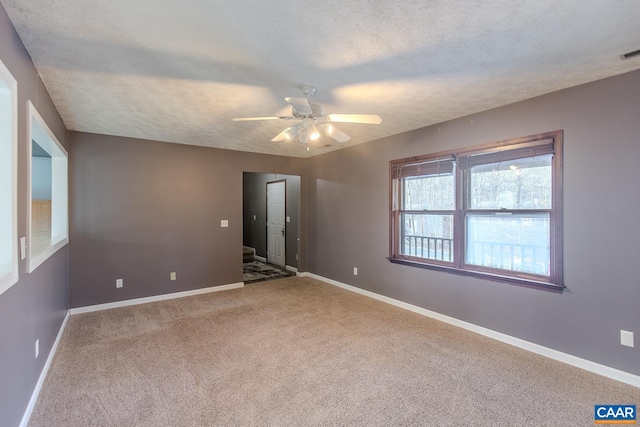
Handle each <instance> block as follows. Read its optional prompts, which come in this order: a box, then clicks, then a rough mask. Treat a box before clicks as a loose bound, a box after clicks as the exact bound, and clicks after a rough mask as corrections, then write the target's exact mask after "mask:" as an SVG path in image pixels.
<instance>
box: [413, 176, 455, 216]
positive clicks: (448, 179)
mask: <svg viewBox="0 0 640 427" xmlns="http://www.w3.org/2000/svg"><path fill="white" fill-rule="evenodd" d="M455 196H456V194H455V179H454V176H453V175H440V176H429V177H418V178H405V179H404V200H403V210H423V209H428V210H443V211H449V210H453V209H455Z"/></svg>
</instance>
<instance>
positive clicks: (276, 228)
mask: <svg viewBox="0 0 640 427" xmlns="http://www.w3.org/2000/svg"><path fill="white" fill-rule="evenodd" d="M286 185H287V183H286V181H285V180H281V181H274V182H267V262H269V263H271V264H275V265H278V266H280V267H285V254H286V223H285V220H286V218H285V212H286V196H285V194H286Z"/></svg>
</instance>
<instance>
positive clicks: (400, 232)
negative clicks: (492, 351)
mask: <svg viewBox="0 0 640 427" xmlns="http://www.w3.org/2000/svg"><path fill="white" fill-rule="evenodd" d="M390 170H391V177H390V178H391V191H392V194H391V230H392V231H391V244H390V252H391V253H390V260H391V261H392V262H396V263H403V264H410V265H416V266H421V267H426V268H433V269H441V270H447V271H451V272H456V273H460V274H467V275H474V276H480V277H485V278H489V279H493V280H499V281H505V282H510V283H514V284H520V285H525V286H530V287H537V288H544V289H550V290H558V291H559V290H561V289H562V288H563V281H562V232H561V230H562V187H561V182H562V131H556V132H550V133H546V134H543V135H534V136H529V137H525V138H519V139H515V140H509V141H502V142H497V143H492V144H487V145H483V146H477V147H471V148H468V149H463V150H457V151H455V152H453V151H452V152H444V153H436V154H433V155H425V156H419V157H412V158H408V159H400V160H394V161H392V162H391V163H390Z"/></svg>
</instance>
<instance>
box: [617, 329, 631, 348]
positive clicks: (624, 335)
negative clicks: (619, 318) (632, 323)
mask: <svg viewBox="0 0 640 427" xmlns="http://www.w3.org/2000/svg"><path fill="white" fill-rule="evenodd" d="M620 344H621V345H626V346H627V347H634V345H633V332H629V331H623V330H622V329H621V330H620Z"/></svg>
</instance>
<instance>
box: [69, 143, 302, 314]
mask: <svg viewBox="0 0 640 427" xmlns="http://www.w3.org/2000/svg"><path fill="white" fill-rule="evenodd" d="M70 148H71V153H72V155H71V156H70V182H71V187H70V240H71V243H70V251H71V252H70V263H71V264H70V293H71V307H82V306H87V305H93V304H101V303H107V302H113V301H120V300H126V299H131V298H140V297H147V296H152V295H159V294H166V293H171V292H179V291H185V290H191V289H198V288H204V287H209V286H216V285H224V284H230V283H238V282H241V281H242V227H243V224H242V174H243V172H244V171H258V172H263V171H264V170H265V169H266V170H268V171H272V172H273V171H279V172H281V173H284V174H291V175H300V176H303V178H302V179H304V173H305V171H304V168H305V163H306V162H305V160H304V159H298V158H288V157H278V156H269V155H263V154H252V153H244V152H239V151H227V150H218V149H212V148H204V147H195V146H189V145H179V144H168V143H163V142H155V141H148V140H140V139H131V138H122V137H112V136H104V135H96V134H88V133H77V132H70ZM301 196H302V200H301V205H302V206H304V205H305V203H306V202H305V200H304V194H302V195H301ZM301 216H302V219H303V221H302V224H301V229H302V230H305V229H306V225H305V224H304V210H303V213H302V215H301ZM222 219H227V220H229V228H221V227H220V220H222ZM300 237H301V239H302V241H303V242H304V241H305V236H304V232H302V233H301V236H300ZM304 256H305V251H304V247H303V248H302V250H301V254H300V258H301V261H300V265H301V267H302V268H304ZM172 271H175V272H177V278H178V280H176V281H171V280H169V273H170V272H172ZM117 278H122V279H123V280H124V287H123V288H120V289H116V287H115V280H116V279H117Z"/></svg>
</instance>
